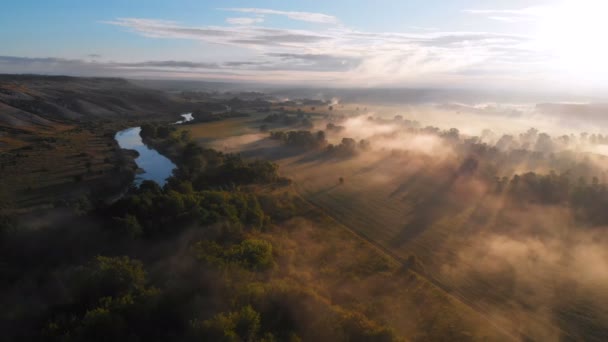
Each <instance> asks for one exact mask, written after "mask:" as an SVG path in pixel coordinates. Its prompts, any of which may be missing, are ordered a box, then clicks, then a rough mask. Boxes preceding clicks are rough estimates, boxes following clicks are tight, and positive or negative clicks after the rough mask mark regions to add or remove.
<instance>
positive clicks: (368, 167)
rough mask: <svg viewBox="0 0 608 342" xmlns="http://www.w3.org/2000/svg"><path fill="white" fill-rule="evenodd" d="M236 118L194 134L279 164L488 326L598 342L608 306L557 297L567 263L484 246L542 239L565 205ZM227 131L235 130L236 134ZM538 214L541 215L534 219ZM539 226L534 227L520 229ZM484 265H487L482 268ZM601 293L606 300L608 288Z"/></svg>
mask: <svg viewBox="0 0 608 342" xmlns="http://www.w3.org/2000/svg"><path fill="white" fill-rule="evenodd" d="M235 124H236V123H231V124H230V125H226V126H219V125H216V126H205V125H204V124H202V125H199V126H197V129H196V131H193V132H192V135H193V137H194V138H195V139H197V140H198V141H199V142H202V143H204V144H205V145H206V146H211V147H215V148H217V147H220V146H222V147H224V150H225V151H228V152H240V153H242V154H243V155H245V156H248V157H252V158H264V159H271V160H274V161H276V162H278V163H279V165H280V167H281V168H280V172H281V173H282V174H283V175H285V176H286V177H289V178H291V179H293V180H294V185H293V187H294V189H296V190H297V192H298V193H299V194H300V195H302V196H303V197H304V198H305V199H306V200H308V201H310V202H311V203H313V204H314V205H317V206H319V207H320V208H322V209H323V210H324V211H325V212H326V213H327V214H328V215H329V216H331V217H332V218H334V219H336V220H337V221H339V222H340V223H341V224H343V225H344V226H345V227H347V228H348V229H350V230H352V231H353V232H355V233H357V234H358V235H360V236H361V237H362V238H364V239H368V240H370V241H371V242H373V243H374V244H377V245H378V246H379V247H380V248H382V249H383V250H385V251H386V252H387V253H389V254H391V255H393V256H394V257H395V258H396V259H401V260H403V259H405V258H407V257H408V256H409V255H416V256H417V257H418V258H419V259H420V260H421V261H422V263H423V264H424V265H425V275H424V276H425V277H426V278H427V279H428V281H430V282H431V283H434V284H436V286H438V287H439V288H440V289H441V290H442V291H444V292H445V293H449V294H450V295H451V296H453V298H455V299H458V300H461V301H462V302H463V303H466V305H467V306H468V307H469V308H471V309H473V310H475V311H476V312H477V313H478V314H480V315H481V316H483V317H485V318H486V319H488V320H489V321H490V322H492V324H495V325H497V326H500V327H502V328H503V329H505V330H506V331H509V332H510V333H511V334H513V335H520V336H525V337H527V338H531V339H535V340H553V339H559V338H568V339H575V340H576V339H580V338H583V336H584V339H586V340H595V341H601V340H602V339H603V338H604V337H605V336H606V333H607V332H606V329H605V328H604V327H605V326H606V322H608V311H606V309H605V308H604V307H602V306H600V305H594V304H590V302H589V301H593V299H591V298H596V299H595V300H597V296H598V292H597V290H596V289H589V290H587V289H582V288H580V289H577V290H576V295H574V296H563V293H564V292H563V291H567V290H565V289H566V288H567V287H568V286H569V285H567V284H569V283H568V280H564V279H565V278H563V274H564V272H568V270H569V268H568V266H564V265H562V264H560V263H553V262H546V261H544V260H543V259H542V257H541V259H538V260H543V261H538V262H535V261H533V262H532V263H531V264H528V265H525V266H517V267H524V268H523V269H517V268H513V267H512V266H510V265H509V263H507V262H506V261H505V260H504V259H503V258H505V257H506V256H505V255H493V254H492V253H493V251H492V250H484V248H486V245H487V244H496V243H502V242H500V241H503V240H501V239H505V238H504V237H505V236H509V234H510V233H509V230H514V231H515V230H519V229H550V231H551V233H547V238H552V237H551V236H553V234H568V233H566V232H567V231H568V230H569V227H570V226H571V225H573V222H572V221H571V219H569V218H568V217H566V216H564V212H563V210H562V209H560V208H541V207H538V208H536V207H534V206H532V207H530V208H529V209H527V210H524V211H521V210H519V209H518V210H515V209H512V208H507V207H505V204H504V200H503V199H502V198H501V197H500V196H496V195H494V194H492V193H491V192H490V191H488V189H487V188H485V187H484V186H483V185H482V184H481V183H479V182H478V181H477V180H475V179H469V178H467V177H461V176H454V172H455V171H454V170H456V169H458V165H457V164H453V163H452V162H451V161H450V160H449V159H445V160H442V159H441V158H437V156H436V157H435V158H433V157H430V156H424V155H422V156H421V155H419V154H416V152H412V153H409V154H408V153H405V154H394V153H393V152H391V151H388V150H387V151H384V152H381V151H380V152H379V151H376V152H375V153H372V154H367V155H365V156H364V157H353V158H343V159H325V158H322V157H319V155H318V152H308V153H302V152H301V151H296V150H293V149H290V148H289V147H285V146H281V145H280V143H278V142H276V141H271V140H268V139H267V138H265V135H262V134H260V133H254V130H253V129H252V128H241V129H239V128H238V127H235V126H234V125H235ZM247 124H248V126H255V125H252V122H248V123H247ZM223 129H224V130H223ZM231 132H238V133H237V137H234V136H230V135H231ZM340 177H342V178H343V179H344V181H343V182H340V181H339V178H340ZM541 213H542V215H544V216H539V217H538V219H536V221H533V222H532V223H531V222H530V221H531V220H532V219H531V217H535V215H539V214H541ZM541 217H542V218H541ZM535 224H536V225H538V226H537V227H538V228H521V227H534V225H535ZM540 227H543V228H540ZM545 227H546V228H545ZM560 232H561V233H560ZM480 233H481V235H480ZM527 234H529V233H527V232H526V231H523V232H522V233H521V234H520V237H519V238H520V239H528V238H530V237H529V235H527ZM479 236H482V238H478V237H479ZM556 236H558V235H556ZM557 239H558V238H557ZM496 241H499V242H496ZM508 241H510V240H508ZM515 241H516V240H515ZM509 243H511V242H509ZM509 253H510V252H509ZM514 253H515V252H514ZM555 253H558V254H559V253H565V254H563V255H562V256H561V257H562V258H565V257H568V256H567V254H568V253H569V252H568V251H564V250H562V249H561V248H560V249H558V250H557V251H555ZM471 254H473V255H474V256H471ZM486 264H490V265H493V266H491V267H492V268H493V269H492V270H491V271H488V270H487V269H483V268H480V267H481V266H480V265H486ZM589 291H591V292H589ZM601 293H603V294H601ZM599 296H600V297H602V298H604V299H608V298H605V292H602V291H600V292H599Z"/></svg>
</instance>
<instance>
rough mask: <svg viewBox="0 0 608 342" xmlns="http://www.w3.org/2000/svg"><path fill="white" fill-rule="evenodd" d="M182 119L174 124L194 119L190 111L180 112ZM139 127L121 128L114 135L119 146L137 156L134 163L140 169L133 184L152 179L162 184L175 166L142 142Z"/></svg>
mask: <svg viewBox="0 0 608 342" xmlns="http://www.w3.org/2000/svg"><path fill="white" fill-rule="evenodd" d="M181 116H182V117H183V119H182V120H180V121H177V122H176V123H175V124H182V123H184V122H188V121H192V120H194V117H193V116H192V113H185V114H181ZM140 132H141V127H131V128H127V129H125V130H122V131H120V132H118V133H116V135H115V136H114V139H116V141H117V142H118V145H119V146H120V148H123V149H126V150H135V151H137V153H139V156H138V157H137V158H135V163H136V164H137V166H138V167H139V169H140V171H141V172H139V173H138V174H137V175H136V176H135V181H134V182H135V185H138V186H139V185H140V184H141V182H143V181H145V180H152V181H155V182H156V183H158V185H160V186H163V185H165V183H166V182H167V179H168V178H169V177H171V175H172V174H173V170H174V169H175V168H176V167H177V166H176V165H175V164H173V162H172V161H171V160H169V158H167V157H165V156H163V155H162V154H160V153H158V152H157V151H156V150H155V149H153V148H151V147H148V146H147V145H146V144H144V142H143V140H142V139H141V136H140V135H139V133H140Z"/></svg>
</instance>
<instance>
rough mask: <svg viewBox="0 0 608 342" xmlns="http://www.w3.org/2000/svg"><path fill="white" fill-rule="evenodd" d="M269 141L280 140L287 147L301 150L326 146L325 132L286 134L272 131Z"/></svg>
mask: <svg viewBox="0 0 608 342" xmlns="http://www.w3.org/2000/svg"><path fill="white" fill-rule="evenodd" d="M270 139H273V140H280V141H282V142H283V143H285V144H287V145H289V146H293V147H298V148H303V149H315V148H321V147H323V146H325V145H326V144H327V140H326V139H325V132H323V131H318V132H317V133H312V132H311V131H304V130H300V131H287V132H285V131H273V132H270Z"/></svg>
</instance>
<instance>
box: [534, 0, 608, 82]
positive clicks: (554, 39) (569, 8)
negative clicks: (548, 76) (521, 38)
mask: <svg viewBox="0 0 608 342" xmlns="http://www.w3.org/2000/svg"><path fill="white" fill-rule="evenodd" d="M607 14H608V1H606V0H582V1H580V0H579V1H566V2H562V3H560V4H558V5H557V6H555V7H551V8H547V10H546V11H545V13H544V14H543V15H542V16H541V19H540V21H539V25H538V33H537V42H536V44H537V45H538V48H540V49H541V50H542V51H544V52H546V53H547V54H548V58H549V61H548V63H549V64H550V66H551V67H553V68H555V69H557V70H556V71H558V72H560V73H562V74H566V75H568V76H573V77H577V78H579V79H580V78H584V79H587V80H598V81H599V80H604V81H605V80H608V78H607V77H608V44H607V42H606V36H607V35H608V20H606V15H607Z"/></svg>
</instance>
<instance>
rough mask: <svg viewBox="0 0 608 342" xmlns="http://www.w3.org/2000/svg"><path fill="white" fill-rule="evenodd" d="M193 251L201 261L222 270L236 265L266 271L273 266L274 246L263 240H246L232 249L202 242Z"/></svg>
mask: <svg viewBox="0 0 608 342" xmlns="http://www.w3.org/2000/svg"><path fill="white" fill-rule="evenodd" d="M193 251H194V254H195V255H196V258H197V259H198V260H199V261H202V262H204V263H206V264H209V265H213V266H216V267H220V268H223V267H227V266H229V265H236V266H240V267H243V268H246V269H249V270H264V269H268V268H269V267H271V266H272V264H273V255H272V245H271V244H270V242H268V241H265V240H262V239H246V240H244V241H242V242H241V243H239V244H235V245H232V246H231V247H227V246H221V245H220V244H218V243H217V242H214V241H208V240H202V241H199V242H197V243H196V244H194V246H193Z"/></svg>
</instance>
